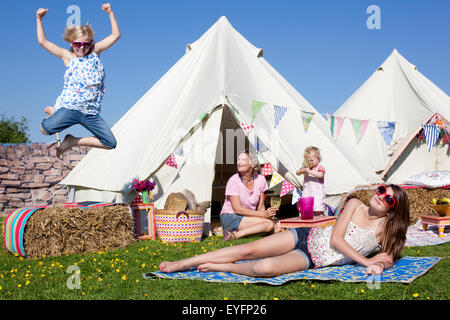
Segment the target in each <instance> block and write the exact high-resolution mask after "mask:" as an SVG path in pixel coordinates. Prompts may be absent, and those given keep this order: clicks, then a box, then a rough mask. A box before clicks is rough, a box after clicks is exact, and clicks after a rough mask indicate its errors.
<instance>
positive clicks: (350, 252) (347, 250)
mask: <svg viewBox="0 0 450 320" xmlns="http://www.w3.org/2000/svg"><path fill="white" fill-rule="evenodd" d="M361 203H362V202H361V201H359V200H358V199H350V200H349V201H348V202H347V203H346V204H345V207H344V210H342V212H341V214H340V215H339V218H338V219H337V220H336V225H335V226H334V228H333V232H332V234H331V239H330V244H331V246H332V247H334V248H336V249H337V250H338V251H339V252H341V253H342V254H344V255H345V256H347V257H349V258H350V259H352V260H353V261H356V262H357V263H360V264H362V265H364V266H368V265H369V264H368V260H367V258H366V257H365V256H363V255H362V254H360V253H359V252H358V251H356V250H355V249H353V248H352V246H351V245H350V244H349V243H348V242H347V241H346V240H345V239H344V237H345V233H346V231H347V227H348V224H349V223H350V220H351V218H352V216H353V214H354V213H355V210H356V208H357V207H358V206H360V205H361Z"/></svg>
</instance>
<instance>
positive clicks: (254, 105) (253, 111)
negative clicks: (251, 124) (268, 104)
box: [252, 100, 265, 120]
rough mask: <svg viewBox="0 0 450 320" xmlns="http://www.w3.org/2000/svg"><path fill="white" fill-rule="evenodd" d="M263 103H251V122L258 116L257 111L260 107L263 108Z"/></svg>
mask: <svg viewBox="0 0 450 320" xmlns="http://www.w3.org/2000/svg"><path fill="white" fill-rule="evenodd" d="M264 105H265V103H264V102H260V101H255V100H253V101H252V120H254V119H255V117H256V115H257V114H258V112H259V110H261V108H262V107H264Z"/></svg>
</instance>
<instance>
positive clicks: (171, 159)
mask: <svg viewBox="0 0 450 320" xmlns="http://www.w3.org/2000/svg"><path fill="white" fill-rule="evenodd" d="M166 165H168V166H169V167H173V168H175V169H178V165H177V160H176V159H175V154H172V155H171V156H170V157H169V158H168V159H167V160H166Z"/></svg>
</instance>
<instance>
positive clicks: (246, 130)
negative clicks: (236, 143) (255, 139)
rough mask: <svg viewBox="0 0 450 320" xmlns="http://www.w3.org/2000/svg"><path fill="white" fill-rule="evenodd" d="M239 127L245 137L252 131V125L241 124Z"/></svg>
mask: <svg viewBox="0 0 450 320" xmlns="http://www.w3.org/2000/svg"><path fill="white" fill-rule="evenodd" d="M241 127H242V130H244V132H245V134H246V135H248V133H249V132H250V130H252V129H253V128H254V127H253V125H252V124H250V125H248V124H246V123H244V122H241Z"/></svg>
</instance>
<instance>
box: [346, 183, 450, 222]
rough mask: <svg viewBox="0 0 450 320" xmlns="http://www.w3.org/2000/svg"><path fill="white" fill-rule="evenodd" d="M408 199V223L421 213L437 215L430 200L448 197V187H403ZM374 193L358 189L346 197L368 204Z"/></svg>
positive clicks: (449, 193) (418, 217) (415, 219)
mask: <svg viewBox="0 0 450 320" xmlns="http://www.w3.org/2000/svg"><path fill="white" fill-rule="evenodd" d="M405 191H406V193H407V194H408V199H409V209H410V225H412V224H415V223H416V222H417V221H418V220H419V219H420V216H421V215H423V214H426V215H431V216H437V215H438V214H437V213H436V212H435V211H434V210H433V208H432V203H431V201H432V200H433V198H436V199H441V198H443V197H447V198H448V197H450V189H425V188H414V189H405ZM374 194H375V190H359V191H356V192H354V193H352V194H351V195H349V196H348V198H347V200H348V199H351V198H357V199H359V200H361V201H362V202H363V203H364V204H365V205H369V201H370V199H371V198H372V197H373V195H374Z"/></svg>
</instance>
